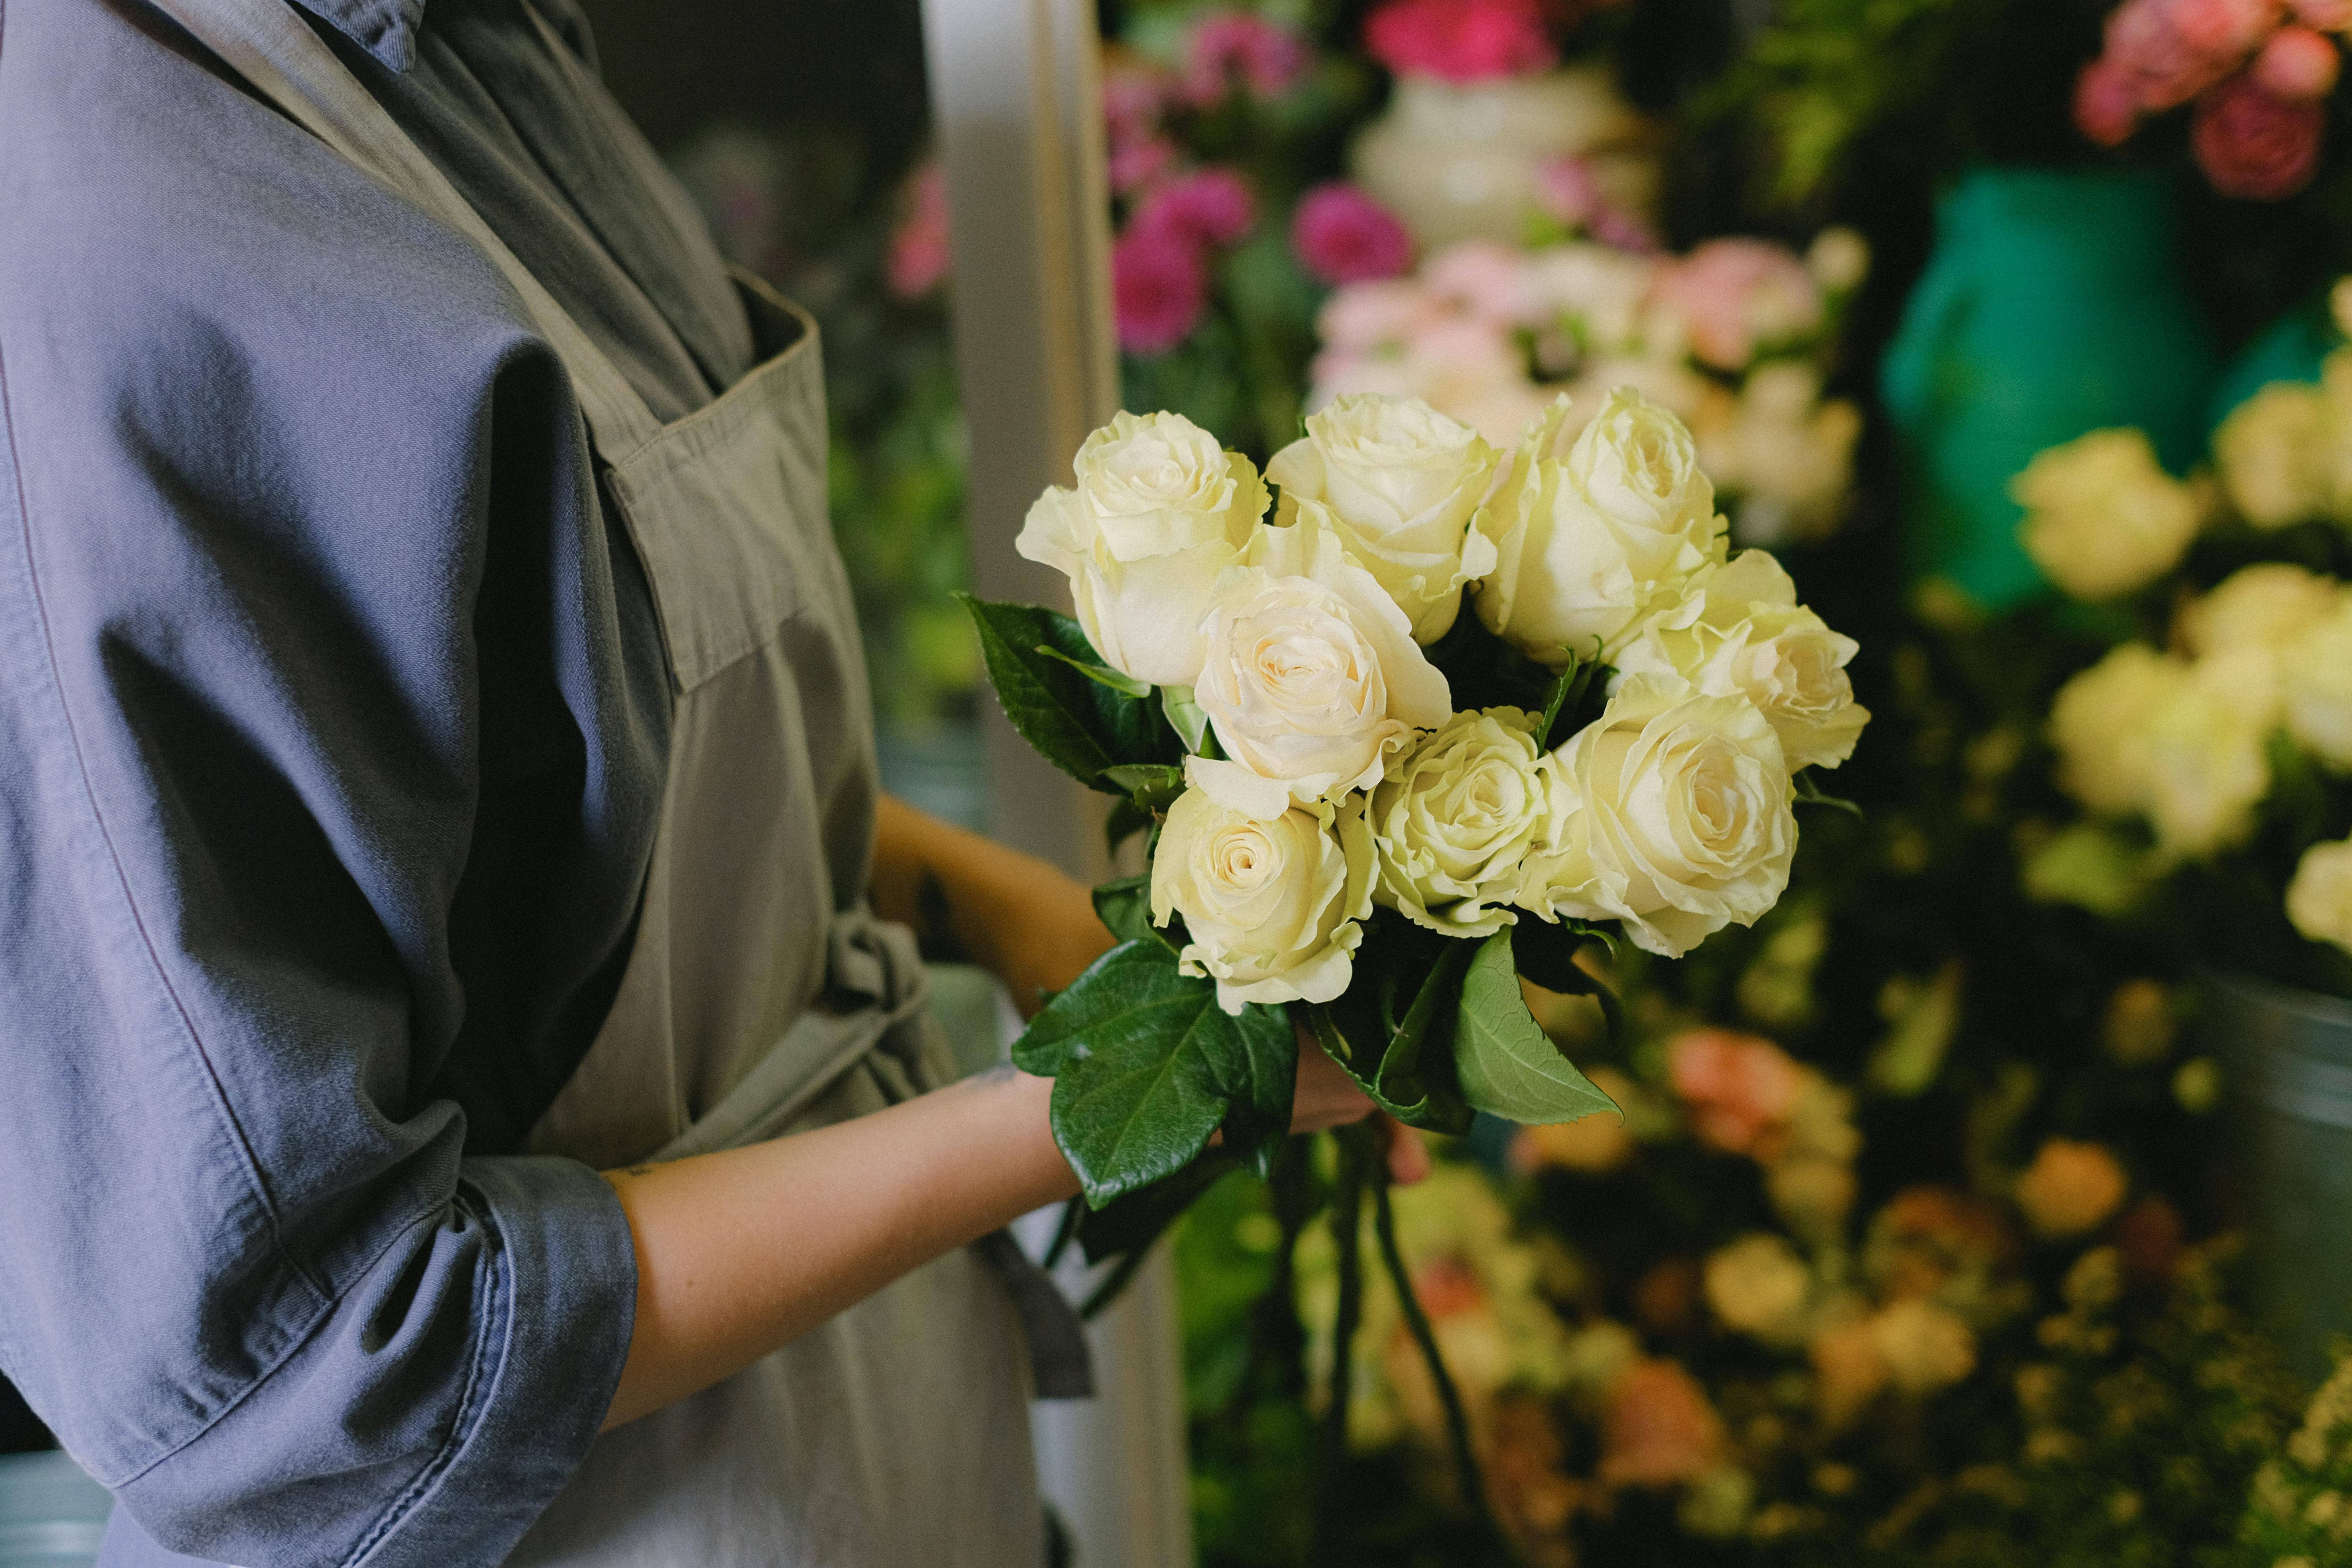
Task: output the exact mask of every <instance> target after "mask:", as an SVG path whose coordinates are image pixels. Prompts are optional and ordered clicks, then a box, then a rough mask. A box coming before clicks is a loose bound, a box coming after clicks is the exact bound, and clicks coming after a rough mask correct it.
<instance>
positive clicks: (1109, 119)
mask: <svg viewBox="0 0 2352 1568" xmlns="http://www.w3.org/2000/svg"><path fill="white" fill-rule="evenodd" d="M1174 87H1175V83H1174V81H1173V79H1171V77H1170V75H1169V73H1168V72H1167V71H1166V70H1165V69H1163V68H1160V67H1159V66H1157V65H1154V64H1151V63H1150V62H1149V61H1147V60H1145V59H1143V58H1140V57H1139V56H1135V55H1122V56H1120V57H1118V58H1115V59H1111V60H1108V61H1106V62H1105V64H1104V67H1103V78H1102V103H1103V129H1104V130H1105V131H1106V132H1108V134H1109V137H1110V141H1111V143H1112V145H1113V146H1119V145H1123V144H1125V143H1127V142H1139V141H1142V140H1143V139H1145V138H1146V137H1150V136H1156V135H1158V134H1159V132H1160V115H1161V114H1162V113H1163V112H1165V110H1167V108H1168V100H1169V98H1170V96H1171V93H1172V92H1173V90H1174Z"/></svg>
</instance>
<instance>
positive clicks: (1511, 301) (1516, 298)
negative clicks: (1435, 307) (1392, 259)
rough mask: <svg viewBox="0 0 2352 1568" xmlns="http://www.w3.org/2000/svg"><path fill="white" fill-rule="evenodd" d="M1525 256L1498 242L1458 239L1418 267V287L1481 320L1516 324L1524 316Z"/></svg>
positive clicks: (1526, 289) (1525, 294)
mask: <svg viewBox="0 0 2352 1568" xmlns="http://www.w3.org/2000/svg"><path fill="white" fill-rule="evenodd" d="M1525 255H1526V253H1525V252H1523V251H1521V250H1520V249H1519V248H1518V247H1516V246H1509V245H1505V244H1503V243H1501V242H1500V241H1499V240H1492V239H1465V240H1458V241H1456V242H1455V243H1454V244H1452V245H1449V246H1447V247H1445V248H1444V250H1441V251H1439V252H1438V253H1437V254H1436V255H1434V256H1433V257H1431V258H1429V259H1428V260H1427V261H1426V262H1424V263H1423V264H1422V268H1421V282H1422V287H1423V288H1424V289H1428V290H1429V291H1430V292H1431V293H1433V294H1434V295H1436V296H1437V297H1438V298H1439V299H1441V300H1454V302H1455V303H1457V304H1459V305H1460V306H1461V307H1462V308H1463V309H1464V310H1467V311H1469V312H1470V313H1471V314H1472V315H1474V316H1475V317H1477V318H1479V319H1480V320H1481V321H1496V322H1517V321H1521V320H1523V319H1524V318H1525V317H1526V315H1527V313H1528V287H1527V264H1526V259H1525Z"/></svg>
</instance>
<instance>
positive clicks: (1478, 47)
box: [1364, 0, 1559, 82]
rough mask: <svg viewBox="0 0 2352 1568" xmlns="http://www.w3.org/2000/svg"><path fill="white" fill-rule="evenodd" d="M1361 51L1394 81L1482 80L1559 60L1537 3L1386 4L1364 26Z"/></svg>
mask: <svg viewBox="0 0 2352 1568" xmlns="http://www.w3.org/2000/svg"><path fill="white" fill-rule="evenodd" d="M1364 48H1365V50H1366V51H1367V52H1368V53H1370V55H1371V57H1372V58H1374V59H1376V60H1378V61H1380V62H1381V64H1382V65H1384V66H1386V67H1388V68H1389V69H1391V70H1392V71H1394V72H1396V73H1397V74H1398V75H1399V76H1433V77H1437V78H1440V79H1444V80H1445V81H1451V82H1473V81H1487V80H1491V79H1494V78H1496V77H1507V76H1524V75H1527V74H1528V73H1529V72H1532V71H1539V70H1543V69H1545V68H1549V66H1550V65H1551V64H1552V63H1553V62H1554V61H1555V60H1557V59H1558V58H1559V55H1558V53H1557V52H1556V51H1555V50H1554V49H1553V47H1552V42H1551V36H1550V34H1549V33H1548V32H1546V31H1545V29H1544V19H1543V12H1542V10H1541V8H1540V6H1539V5H1538V0H1387V3H1386V4H1385V5H1381V7H1380V8H1379V9H1377V10H1375V11H1374V12H1373V13H1372V14H1371V16H1370V18H1368V19H1367V20H1366V21H1365V23H1364Z"/></svg>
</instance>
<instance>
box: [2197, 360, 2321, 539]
mask: <svg viewBox="0 0 2352 1568" xmlns="http://www.w3.org/2000/svg"><path fill="white" fill-rule="evenodd" d="M2326 437H2327V405H2326V400H2325V398H2324V397H2323V396H2322V395H2321V394H2320V390H2319V388H2317V387H2315V386H2303V385H2297V384H2294V383H2293V382H2273V384H2270V385H2268V386H2265V387H2263V389H2262V390H2261V391H2260V392H2258V393H2256V394H2254V395H2253V396H2252V397H2250V398H2248V399H2246V401H2245V402H2243V403H2241V404H2240V405H2238V406H2237V407H2235V408H2233V409H2231V411H2230V416H2229V417H2228V418H2226V419H2224V420H2222V421H2221V428H2219V429H2217V430H2215V431H2214V432H2213V459H2214V464H2215V466H2216V467H2217V468H2220V470H2221V488H2222V489H2223V490H2225V491H2226V492H2228V494H2229V497H2230V502H2231V505H2233V506H2235V507H2236V508H2237V509H2238V513H2239V515H2240V516H2242V517H2243V518H2244V519H2245V520H2246V521H2248V522H2250V523H2252V524H2253V525H2254V526H2255V527H2256V528H2284V527H2285V526H2286V525H2287V524H2288V523H2291V522H2301V521H2303V520H2304V519H2305V518H2310V517H2324V516H2326V514H2327V510H2328V500H2329V493H2328V492H2329V489H2330V476H2329V472H2328V470H2329V458H2328V450H2327V439H2326Z"/></svg>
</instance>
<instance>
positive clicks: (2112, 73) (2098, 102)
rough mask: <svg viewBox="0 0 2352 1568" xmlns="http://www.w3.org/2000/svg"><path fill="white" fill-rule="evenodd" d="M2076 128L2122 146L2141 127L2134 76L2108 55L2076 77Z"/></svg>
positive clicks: (2096, 139)
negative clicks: (2133, 81)
mask: <svg viewBox="0 0 2352 1568" xmlns="http://www.w3.org/2000/svg"><path fill="white" fill-rule="evenodd" d="M2074 126H2075V129H2076V130H2078V131H2080V132H2082V133H2083V134H2084V135H2085V136H2087V137H2089V138H2090V139H2091V140H2092V141H2094V142H2097V143H2098V144H2099V145H2100V146H2102V147H2120V146H2122V145H2123V144H2124V142H2126V141H2128V140H2129V139H2130V137H2131V133H2132V132H2134V131H2137V129H2139V98H2138V95H2137V94H2136V93H2135V92H2134V91H2133V90H2132V81H2131V78H2130V77H2128V76H2126V74H2125V73H2124V72H2123V70H2122V69H2121V68H2119V67H2117V66H2116V65H2115V64H2114V63H2113V62H2111V61H2109V60H2107V59H2105V58H2099V59H2095V60H2093V61H2092V62H2091V63H2090V64H2089V65H2086V66H2084V68H2083V74H2082V75H2081V76H2079V77H2076V78H2075V79H2074Z"/></svg>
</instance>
